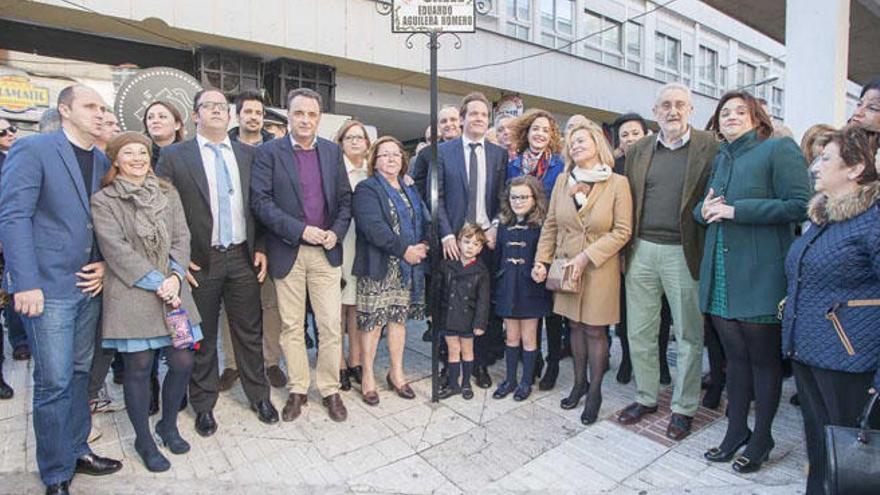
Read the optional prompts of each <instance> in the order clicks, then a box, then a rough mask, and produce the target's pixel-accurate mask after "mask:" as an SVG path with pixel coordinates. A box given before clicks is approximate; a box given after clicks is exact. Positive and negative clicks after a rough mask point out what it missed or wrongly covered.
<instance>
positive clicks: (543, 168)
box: [519, 147, 550, 179]
mask: <svg viewBox="0 0 880 495" xmlns="http://www.w3.org/2000/svg"><path fill="white" fill-rule="evenodd" d="M549 162H550V150H548V149H545V150H544V151H532V148H531V147H529V148H526V150H525V151H523V153H522V159H521V160H520V165H519V168H520V171H521V172H522V174H523V175H534V176H535V177H537V178H539V179H540V178H542V177H544V173H545V172H547V164H548V163H549Z"/></svg>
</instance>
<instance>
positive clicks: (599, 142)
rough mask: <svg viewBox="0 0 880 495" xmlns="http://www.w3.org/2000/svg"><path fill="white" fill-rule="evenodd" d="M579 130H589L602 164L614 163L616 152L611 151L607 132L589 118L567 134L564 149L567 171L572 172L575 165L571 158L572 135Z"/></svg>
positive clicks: (563, 154)
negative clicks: (606, 135) (606, 137)
mask: <svg viewBox="0 0 880 495" xmlns="http://www.w3.org/2000/svg"><path fill="white" fill-rule="evenodd" d="M578 131H587V133H588V134H589V135H590V137H591V138H593V142H594V143H596V154H598V155H599V161H600V162H602V164H604V165H608V166H609V167H610V166H613V165H614V154H613V153H612V152H611V145H609V144H608V140H607V139H605V133H604V132H602V128H601V127H599V124H597V123H595V122H593V121H592V120H588V121H587V122H586V123H582V124H575V125H574V127H572V128H571V129H570V130H569V131H568V134H566V135H565V147H564V148H563V150H562V156H563V157H564V158H565V173H569V172H571V169H573V168H574V167H575V164H574V160H572V158H571V137H572V136H574V133H576V132H578Z"/></svg>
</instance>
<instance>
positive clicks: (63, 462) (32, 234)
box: [0, 85, 122, 494]
mask: <svg viewBox="0 0 880 495" xmlns="http://www.w3.org/2000/svg"><path fill="white" fill-rule="evenodd" d="M58 110H59V112H60V113H61V117H62V130H59V131H56V132H53V133H51V134H41V135H39V136H32V137H28V138H25V139H22V140H21V141H19V142H18V143H17V144H16V145H15V147H14V148H13V149H12V150H11V151H10V154H9V157H8V159H7V160H6V163H5V164H4V167H3V176H2V178H0V184H2V188H0V242H2V244H3V249H4V255H5V257H6V273H5V274H4V279H3V281H4V284H5V286H6V289H7V290H8V291H9V293H11V294H13V293H14V294H15V310H16V311H17V312H19V313H20V314H21V316H22V323H23V324H24V327H25V330H26V331H27V336H28V341H29V342H31V346H32V347H31V349H32V351H33V358H34V394H33V395H34V434H35V436H36V440H37V465H38V466H39V468H40V477H41V478H42V480H43V483H44V484H45V485H46V493H52V494H66V493H68V488H69V485H70V480H71V479H72V478H73V475H74V473H75V472H76V473H84V474H92V475H102V474H110V473H113V472H116V471H118V470H119V469H121V468H122V463H120V462H119V461H115V460H111V459H106V458H103V457H99V456H97V455H95V454H93V453H92V451H91V449H90V448H89V445H88V442H87V438H88V436H89V430H90V429H91V416H90V414H89V404H88V396H87V395H88V394H87V389H88V383H89V370H90V368H91V365H92V353H93V351H94V345H95V330H96V326H97V324H98V317H99V314H100V311H101V298H100V297H99V294H100V292H101V289H102V288H103V286H102V279H103V276H104V262H103V261H102V258H101V253H100V252H99V251H98V244H97V242H96V240H95V232H94V228H93V226H92V215H91V208H90V205H89V197H90V196H91V195H92V193H94V192H95V191H97V190H98V189H100V184H101V177H103V176H104V174H105V173H106V172H107V170H108V169H109V168H110V163H109V161H108V160H107V157H106V156H104V154H103V153H101V151H100V150H98V149H96V148H95V139H96V138H97V137H98V135H99V134H100V133H101V125H102V122H103V118H104V102H103V101H102V100H101V96H100V95H98V93H97V92H95V90H93V89H91V88H88V87H86V86H81V85H76V86H70V87H67V88H65V89H63V90H62V91H61V92H60V93H59V94H58Z"/></svg>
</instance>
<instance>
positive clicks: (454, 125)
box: [409, 105, 461, 207]
mask: <svg viewBox="0 0 880 495" xmlns="http://www.w3.org/2000/svg"><path fill="white" fill-rule="evenodd" d="M425 136H426V137H425V140H426V141H428V144H430V139H431V127H430V126H429V127H428V129H426V130H425ZM460 136H461V117H460V116H459V115H458V109H457V108H455V107H454V106H452V105H447V106H444V107H443V108H441V109H440V111H439V112H437V139H439V140H440V141H439V142H440V143H446V142H449V141H452V140H454V139H458V138H459V137H460ZM430 162H431V147H430V146H425V147H424V148H422V150H421V151H420V152H418V153H416V157H415V158H413V161H412V163H411V164H410V167H409V176H410V177H412V178H413V181H414V182H415V184H416V189H417V190H418V191H419V194H421V195H422V199H423V200H424V201H425V204H426V205H428V206H429V207H430V206H431V205H430V204H429V203H430V198H429V197H428V194H429V191H428V189H427V184H428V165H429V163H430Z"/></svg>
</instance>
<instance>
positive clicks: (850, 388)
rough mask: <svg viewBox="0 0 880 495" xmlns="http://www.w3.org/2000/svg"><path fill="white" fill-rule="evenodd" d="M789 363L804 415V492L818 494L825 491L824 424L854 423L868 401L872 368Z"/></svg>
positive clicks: (872, 376)
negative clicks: (853, 369)
mask: <svg viewBox="0 0 880 495" xmlns="http://www.w3.org/2000/svg"><path fill="white" fill-rule="evenodd" d="M791 364H792V371H793V372H794V379H795V384H796V385H797V391H798V398H799V399H800V402H801V413H802V414H803V416H804V436H806V440H807V458H808V459H809V461H810V474H809V476H808V477H807V495H819V494H823V493H825V478H826V465H825V462H826V461H825V456H826V451H825V425H839V426H857V425H858V419H859V415H860V414H861V413H862V411H863V410H864V408H865V404H867V402H868V389H870V388H871V385H872V383H873V380H874V372H872V371H869V372H866V373H847V372H845V371H833V370H827V369H822V368H816V367H814V366H810V365H807V364H803V363H801V362H799V361H795V360H792V362H791ZM876 416H877V414H875V415H874V417H872V418H871V419H872V420H873V421H872V424H873V426H874V427H877V426H878V425H877V418H876Z"/></svg>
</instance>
